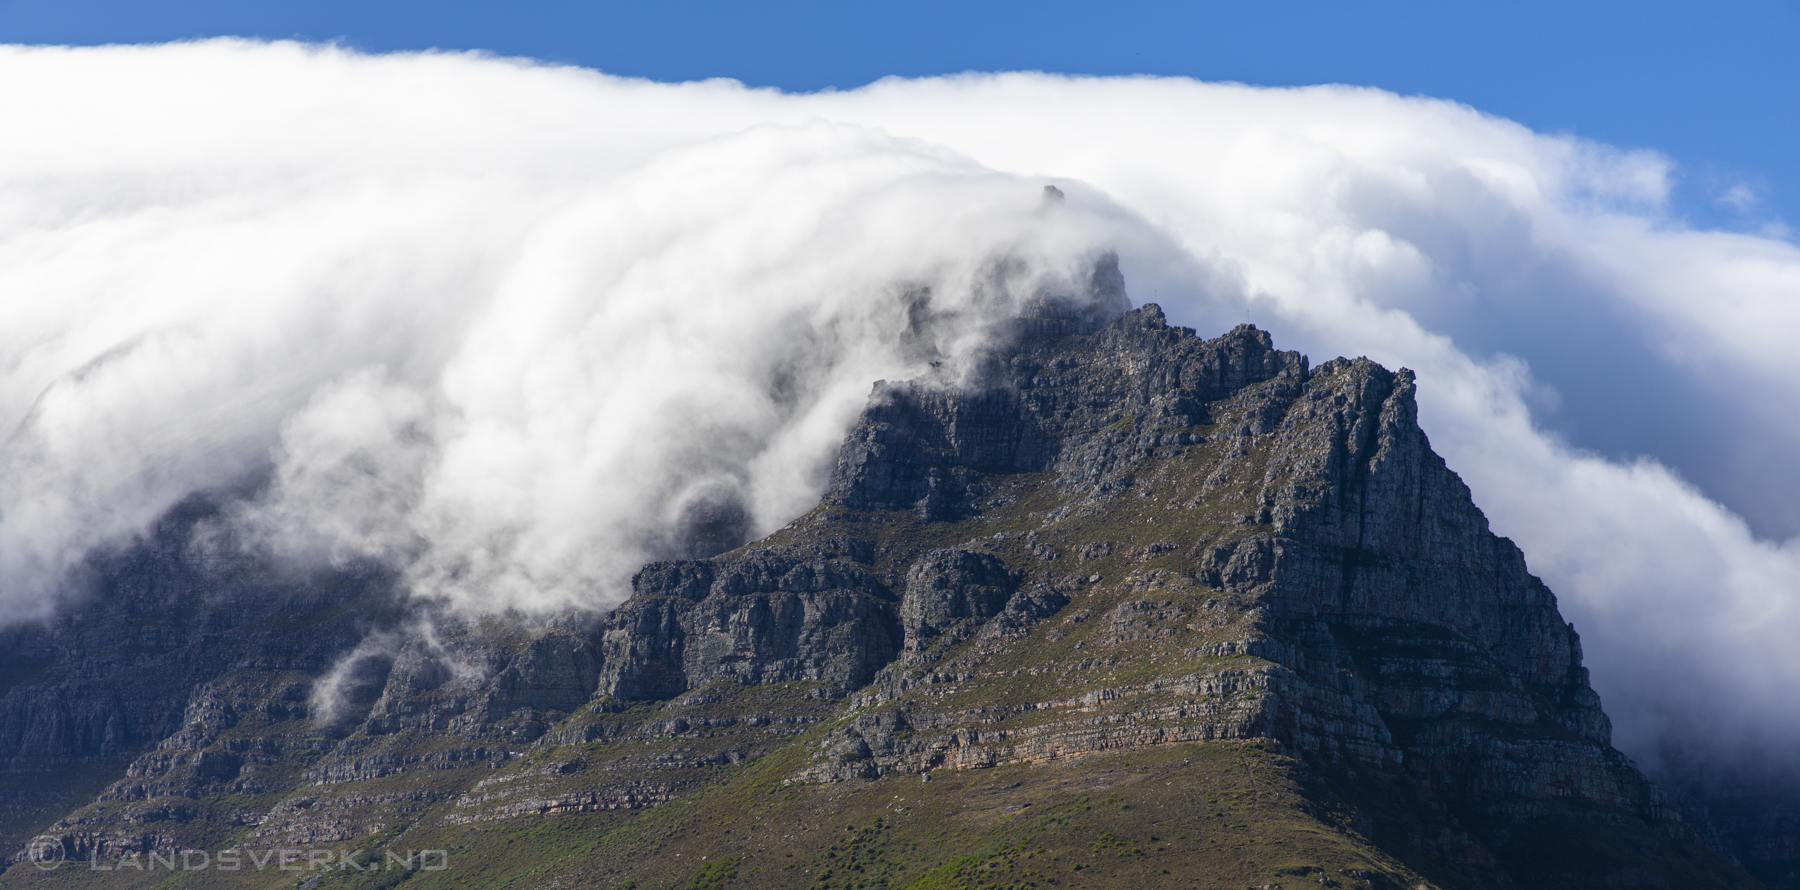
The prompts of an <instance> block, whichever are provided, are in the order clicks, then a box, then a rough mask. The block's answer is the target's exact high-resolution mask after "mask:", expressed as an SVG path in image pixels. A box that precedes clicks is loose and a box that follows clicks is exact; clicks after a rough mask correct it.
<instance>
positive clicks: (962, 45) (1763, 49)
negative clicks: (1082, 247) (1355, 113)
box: [0, 0, 1800, 238]
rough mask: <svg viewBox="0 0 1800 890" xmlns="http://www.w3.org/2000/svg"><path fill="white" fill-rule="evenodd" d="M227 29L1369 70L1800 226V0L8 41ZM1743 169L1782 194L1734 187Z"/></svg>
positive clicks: (814, 61) (534, 8) (802, 72)
mask: <svg viewBox="0 0 1800 890" xmlns="http://www.w3.org/2000/svg"><path fill="white" fill-rule="evenodd" d="M216 35H240V36H251V37H263V38H272V39H273V38H300V39H304V40H340V41H342V42H344V43H346V44H347V45H350V46H354V47H358V48H361V49H365V50H369V51H377V52H379V51H387V50H405V49H427V48H434V47H435V48H441V49H483V50H488V51H492V52H495V53H499V54H503V55H517V56H530V57H534V58H538V59H544V60H549V61H556V62H567V63H574V64H579V65H583V66H587V67H591V68H598V69H601V70H604V71H608V72H611V73H615V74H625V75H635V76H641V77H648V78H653V79H657V80H687V79H692V78H702V77H732V78H736V79H738V80H741V81H744V82H746V83H749V84H753V85H759V86H775V87H780V88H782V89H787V90H816V89H821V88H824V87H839V88H847V87H854V86H858V85H861V84H864V83H868V82H869V81H871V80H875V79H877V78H879V77H882V76H884V75H889V74H898V75H908V76H912V75H929V74H942V73H949V72H958V71H966V70H981V71H996V70H1014V69H1039V70H1046V71H1059V72H1068V73H1080V74H1134V73H1148V74H1169V75H1188V76H1192V77H1198V78H1202V79H1208V80H1235V81H1242V82H1245V83H1252V84H1264V85H1294V84H1313V83H1332V82H1336V83H1353V84H1363V85H1370V86H1377V87H1382V88H1385V89H1389V90H1394V91H1396V92H1400V93H1406V94H1425V95H1430V96H1438V97H1443V98H1448V99H1455V100H1458V101H1461V102H1465V103H1468V104H1470V105H1473V106H1475V107H1477V108H1480V109H1482V110H1484V111H1488V112H1491V113H1494V114H1499V115H1502V116H1505V117H1509V118H1512V119H1514V120H1517V121H1519V122H1521V123H1523V124H1526V125H1527V126H1530V127H1532V128H1533V129H1537V130H1540V131H1547V132H1566V133H1573V134H1577V135H1580V136H1585V137H1589V138H1593V139H1597V140H1601V141H1605V142H1609V143H1613V144H1616V145H1621V146H1628V147H1650V148H1655V149H1658V150H1661V151H1663V152H1665V153H1666V154H1668V155H1670V156H1671V157H1673V158H1674V159H1675V160H1676V161H1677V162H1678V163H1679V164H1680V165H1681V169H1682V179H1681V181H1680V183H1679V185H1678V190H1677V196H1676V207H1677V210H1678V212H1679V213H1681V214H1682V215H1683V216H1684V217H1686V218H1687V219H1688V220H1689V221H1691V222H1692V223H1694V224H1696V225H1705V226H1719V227H1725V228H1733V229H1754V228H1758V227H1760V226H1762V225H1763V224H1764V223H1766V222H1768V221H1770V220H1772V219H1776V218H1780V219H1784V220H1786V221H1787V222H1789V223H1790V224H1793V225H1795V226H1796V227H1797V228H1800V160H1797V159H1800V0H1759V2H1734V0H1722V2H1709V3H1700V2H1690V3H1669V2H1656V0H1639V2H1612V0H1606V2H1579V0H1576V2H1570V0H1562V2H1540V0H1512V2H1506V3H1497V2H1496V3H1488V4H1481V5H1477V4H1474V3H1461V2H1452V3H1445V2H1430V3H1426V2H1324V0H1311V2H1306V0H1275V2H1245V0H1239V2H1230V3H1216V2H1193V3H1176V2H1115V3H1110V4H1101V3H1092V2H1090V3H1068V2H1044V0H1039V2H994V3H971V2H963V3H946V2H939V0H925V2H919V0H914V2H905V3H898V2H888V3H870V2H835V3H827V2H792V3H780V4H753V3H744V2H712V0H705V2H699V0H664V2H660V3H619V2H570V0H562V2H558V0H517V2H509V3H469V2H453V0H433V2H424V0H391V2H384V0H358V2H345V0H0V42H11V43H70V44H97V43H138V42H157V41H166V40H178V39H185V38H193V37H205V36H216ZM1739 182H1742V183H1745V184H1747V185H1749V186H1750V187H1751V190H1752V191H1753V192H1754V193H1755V194H1756V195H1757V197H1758V200H1757V201H1755V202H1754V203H1752V204H1749V205H1748V206H1735V205H1733V204H1731V203H1728V202H1722V201H1721V200H1720V198H1721V196H1723V195H1724V194H1725V193H1726V192H1727V191H1728V190H1729V189H1730V188H1731V187H1732V186H1733V185H1735V184H1737V183H1739ZM1789 237H1790V238H1791V237H1793V236H1791V235H1790V236H1789Z"/></svg>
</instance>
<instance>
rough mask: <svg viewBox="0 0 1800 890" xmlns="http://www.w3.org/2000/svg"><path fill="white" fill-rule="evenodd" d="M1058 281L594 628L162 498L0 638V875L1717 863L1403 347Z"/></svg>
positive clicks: (1412, 874)
mask: <svg viewBox="0 0 1800 890" xmlns="http://www.w3.org/2000/svg"><path fill="white" fill-rule="evenodd" d="M1093 289H1094V293H1093V294H1092V295H1090V297H1091V299H1089V300H1087V301H1084V302H1080V303H1078V304H1058V303H1055V302H1045V303H1042V304H1041V305H1038V306H1037V307H1035V309H1033V310H1031V311H1028V312H1027V317H1024V318H1019V319H1015V320H1014V321H1013V322H1012V323H1011V324H1010V326H1009V327H1008V328H1007V329H1006V330H1005V331H1003V332H1002V333H1001V335H1000V336H999V337H997V339H996V340H995V341H994V343H993V344H992V346H991V349H990V351H989V352H987V353H986V354H984V355H982V356H981V357H980V358H979V359H978V360H976V361H974V362H972V363H949V362H947V363H945V364H942V365H939V366H936V367H935V368H934V369H933V371H932V372H931V373H929V374H927V375H926V376H924V377H922V378H920V379H916V380H911V381H906V382H900V383H895V382H885V381H884V382H880V383H877V384H876V385H875V388H874V392H873V394H872V395H871V397H870V400H869V403H868V406H867V408H866V409H865V411H864V412H863V414H862V416H861V417H860V419H859V421H858V422H857V424H856V426H855V428H854V429H853V430H852V431H851V432H850V434H849V435H848V437H847V438H846V440H845V442H844V444H843V446H842V449H841V452H840V454H839V457H838V461H837V464H836V468H835V471H834V472H833V474H832V476H831V479H830V484H829V487H828V490H827V491H826V494H825V496H824V497H823V499H822V501H821V503H820V504H819V505H818V507H817V508H815V509H814V510H812V511H811V512H809V513H808V514H806V515H805V516H803V517H800V518H799V519H796V520H795V521H794V522H793V523H791V524H790V525H789V526H787V527H786V528H784V529H782V530H780V531H778V532H776V533H774V534H772V535H770V536H768V537H766V538H764V539H762V540H760V541H756V542H753V543H750V544H747V545H744V546H741V547H737V548H736V549H733V550H730V551H728V552H725V553H721V554H718V555H715V556H711V557H709V558H703V559H684V560H674V561H666V562H657V563H653V564H650V565H647V566H645V567H644V568H643V570H642V571H641V572H639V573H638V574H637V576H636V577H635V579H634V581H633V585H634V595H633V596H632V597H631V598H630V599H629V600H628V601H626V602H625V603H624V604H622V605H621V606H619V607H618V608H616V609H614V610H612V611H611V612H609V613H606V614H604V615H599V614H584V613H571V614H562V615H557V616H551V617H544V616H531V615H498V616H492V615H491V616H467V615H461V614H457V613H452V612H448V611H444V610H443V609H440V608H437V607H434V606H433V605H432V604H430V603H428V602H421V601H418V600H414V599H410V598H408V597H407V596H406V595H405V593H404V591H403V590H402V589H401V586H400V584H399V583H398V581H397V579H396V578H395V577H394V576H393V575H392V574H391V573H390V572H388V571H386V570H385V569H383V568H382V567H380V566H351V567H345V568H339V569H331V570H315V571H311V572H296V571H280V570H276V569H273V568H271V567H270V566H268V565H267V564H265V563H264V562H261V561H258V560H256V559H254V558H252V557H246V556H241V555H237V553H238V551H236V550H234V549H232V548H231V547H229V546H222V545H219V544H218V543H217V539H218V537H219V536H218V534H216V532H217V529H218V528H220V522H219V515H220V510H221V507H220V506H219V505H218V504H217V503H214V502H212V501H209V500H207V499H205V498H201V497H196V498H195V499H193V500H192V501H190V502H189V503H188V504H184V505H183V507H182V508H180V509H178V510H177V511H175V512H174V513H171V514H170V516H169V517H168V518H167V519H166V520H165V521H164V522H163V523H162V524H161V525H160V526H159V527H158V528H157V529H156V530H155V533H154V534H152V535H150V536H148V537H147V538H146V539H145V540H144V541H142V542H140V543H139V544H138V545H136V546H134V547H132V548H128V549H126V550H123V551H120V552H117V553H108V554H100V555H96V556H95V557H94V558H93V559H92V560H91V572H90V580H91V582H92V583H91V589H90V590H88V591H86V593H85V594H84V596H83V598H81V599H80V600H79V601H77V602H74V603H72V604H70V606H69V607H67V608H65V609H63V610H62V612H61V614H60V615H59V617H57V618H56V619H54V620H53V621H52V622H51V623H49V624H48V625H44V626H33V627H28V628H20V629H14V630H12V631H8V632H7V633H6V634H5V639H4V641H3V642H4V652H5V656H4V659H5V661H4V668H3V669H0V670H3V671H4V673H3V674H0V676H3V678H4V682H5V684H6V687H5V690H6V691H5V693H4V697H3V698H0V712H3V713H4V714H5V718H4V721H5V722H4V728H3V732H0V752H3V756H4V758H5V760H6V764H7V771H6V774H5V783H4V788H3V789H0V794H3V796H0V801H3V802H4V806H5V811H4V812H5V818H4V822H3V823H0V830H4V832H5V834H4V837H3V838H0V840H3V841H4V843H5V844H6V845H7V847H6V848H7V849H14V850H18V851H19V852H18V853H17V854H16V855H15V857H14V859H15V861H14V862H13V864H12V865H11V867H10V868H9V869H8V870H7V871H6V872H5V873H4V874H3V875H0V886H87V885H93V886H109V887H110V886H151V885H157V884H159V883H161V882H167V881H171V880H179V881H180V882H181V883H180V885H181V886H214V885H216V886H234V887H235V886H264V885H266V886H294V885H296V884H297V885H298V886H301V887H319V888H329V887H388V886H393V885H395V884H397V883H399V882H402V881H404V882H405V883H406V886H407V887H408V888H415V887H416V888H424V887H433V886H455V887H468V886H521V887H539V886H542V887H620V888H623V887H631V888H663V887H672V888H684V887H685V888H722V887H758V888H761V887H796V888H800V887H817V888H826V887H833V888H840V887H841V888H896V890H897V888H920V890H923V888H951V887H971V888H972V887H1123V886H1130V887H1134V888H1144V887H1183V888H1188V887H1209V888H1210V887H1217V888H1234V890H1235V888H1243V887H1290V888H1291V887H1298V886H1302V885H1306V886H1311V885H1315V884H1316V885H1322V886H1339V887H1367V888H1398V887H1405V888H1414V887H1421V886H1423V887H1439V888H1577V887H1579V888H1590V887H1680V888H1712V887H1716V888H1750V887H1760V886H1764V884H1763V883H1760V882H1759V881H1758V879H1757V878H1756V877H1753V876H1752V874H1751V873H1750V872H1748V871H1746V870H1744V868H1742V867H1741V865H1740V861H1739V860H1737V859H1735V858H1734V854H1733V853H1732V852H1727V851H1726V848H1725V846H1724V843H1723V842H1722V841H1721V839H1720V836H1719V835H1718V834H1717V833H1716V832H1715V831H1714V830H1713V828H1712V827H1711V824H1710V822H1709V821H1708V820H1707V819H1706V818H1705V816H1704V813H1703V810H1702V809H1701V808H1699V807H1698V806H1696V805H1693V804H1688V803H1683V802H1677V801H1674V800H1673V799H1672V798H1671V797H1670V796H1669V795H1667V794H1665V793H1664V792H1663V791H1662V790H1660V789H1659V788H1658V787H1657V786H1656V785H1655V784H1653V783H1652V782H1650V781H1649V780H1647V779H1646V778H1645V777H1644V776H1643V774H1641V773H1640V772H1639V771H1638V770H1637V768H1636V767H1635V766H1633V764H1632V763H1631V762H1630V761H1629V760H1628V759H1627V758H1626V757H1625V756H1623V755H1622V754H1620V753H1619V752H1618V751H1617V750H1615V749H1614V748H1612V746H1611V744H1610V724H1609V722H1608V720H1607V717H1606V715H1605V713H1604V712H1603V711H1602V709H1601V704H1600V701H1599V698H1598V697H1597V696H1596V695H1595V694H1594V692H1593V690H1592V689H1591V688H1590V687H1589V684H1588V678H1587V672H1586V670H1585V669H1584V668H1583V667H1582V661H1581V648H1580V641H1579V638H1578V637H1577V635H1576V633H1575V630H1574V629H1573V628H1572V627H1571V626H1570V625H1568V624H1566V623H1565V622H1564V621H1563V620H1562V618H1561V616H1560V615H1559V614H1558V612H1557V606H1556V599H1555V597H1554V595H1553V594H1552V593H1551V591H1550V590H1549V589H1548V588H1546V587H1545V585H1544V584H1543V583H1542V582H1541V581H1539V580H1538V579H1537V578H1535V577H1533V576H1532V575H1531V574H1530V573H1529V571H1528V570H1527V567H1526V563H1525V559H1524V557H1523V555H1522V554H1521V553H1520V552H1519V550H1518V548H1517V547H1515V546H1514V545H1513V544H1512V543H1511V542H1510V541H1508V540H1506V539H1504V538H1501V537H1498V536H1496V535H1494V534H1493V533H1492V532H1491V531H1490V530H1489V529H1488V525H1487V521H1486V519H1485V518H1484V517H1483V516H1482V514H1481V511H1480V510H1479V509H1478V508H1477V507H1476V506H1475V504H1474V503H1473V501H1472V499H1471V497H1470V493H1469V490H1468V488H1467V487H1466V486H1465V485H1464V484H1463V483H1462V481H1461V480H1460V479H1459V478H1458V477H1457V476H1456V474H1455V473H1454V472H1452V471H1451V470H1450V469H1448V468H1447V467H1446V466H1445V464H1444V461H1443V460H1442V459H1441V458H1439V457H1438V456H1437V455H1436V454H1435V453H1434V452H1433V451H1432V450H1431V447H1430V443H1429V442H1428V440H1427V439H1426V436H1425V434H1424V433H1423V432H1422V431H1421V430H1420V428H1419V426H1418V423H1417V408H1416V404H1415V401H1414V392H1415V381H1414V379H1413V375H1412V374H1411V372H1409V371H1406V370H1399V371H1390V370H1388V369H1385V368H1382V367H1381V366H1379V365H1377V364H1375V363H1373V362H1370V361H1368V360H1366V359H1355V360H1348V359H1341V358H1340V359H1334V360H1332V361H1329V362H1325V363H1324V364H1322V365H1320V366H1318V367H1316V368H1315V367H1311V366H1310V365H1309V362H1308V360H1307V359H1306V358H1305V357H1304V356H1301V355H1299V354H1297V353H1293V352H1283V351H1278V350H1276V349H1275V348H1274V345H1273V343H1272V342H1271V339H1270V337H1269V335H1268V334H1267V333H1265V332H1263V331H1259V330H1257V329H1255V328H1254V327H1251V326H1248V325H1245V326H1240V327H1238V328H1236V329H1234V330H1232V331H1230V332H1228V333H1226V334H1224V335H1223V336H1220V337H1217V338H1213V339H1202V338H1200V337H1198V336H1196V335H1195V333H1194V332H1193V331H1192V330H1189V329H1186V328H1177V327H1171V326H1169V325H1168V324H1167V323H1166V321H1165V319H1164V317H1163V315H1162V312H1161V311H1160V310H1159V309H1158V308H1157V307H1156V306H1155V305H1145V306H1142V307H1139V308H1137V309H1128V308H1127V307H1128V305H1129V304H1128V303H1126V302H1125V299H1124V292H1123V283H1122V281H1121V280H1119V279H1118V277H1117V269H1116V266H1115V265H1113V264H1111V263H1110V261H1102V263H1101V264H1100V265H1099V266H1098V267H1097V268H1096V274H1095V278H1094V286H1093ZM1076 305H1087V306H1092V305H1098V306H1100V307H1101V308H1102V310H1103V311H1084V310H1078V309H1076V308H1071V307H1072V306H1076ZM209 531H210V532H213V533H208V532H209ZM197 541H211V542H214V543H212V544H211V545H208V546H200V545H198V544H196V542H197ZM1684 813H1685V815H1684ZM1784 830H1786V829H1784V828H1782V827H1781V826H1780V825H1776V826H1774V827H1773V828H1769V829H1767V830H1763V831H1762V832H1761V833H1760V834H1757V833H1756V831H1751V832H1750V834H1751V835H1754V836H1755V837H1756V838H1760V839H1761V841H1759V842H1763V841H1767V842H1769V843H1772V844H1774V847H1771V848H1770V849H1775V848H1778V847H1779V843H1778V841H1779V839H1780V837H1782V836H1783V835H1781V832H1782V831H1784ZM1771 832H1772V833H1771ZM34 838H35V840H34ZM1771 838H1773V839H1774V840H1770V839H1771ZM1738 849H1739V852H1738V853H1737V854H1736V855H1740V856H1741V855H1744V853H1743V851H1744V850H1745V849H1747V848H1745V847H1743V846H1741V845H1740V846H1739V847H1738ZM284 851H285V852H284ZM1779 855H1780V851H1779V850H1777V853H1776V858H1773V859H1771V858H1769V857H1762V858H1760V859H1759V858H1757V857H1756V856H1745V858H1744V860H1743V862H1744V863H1747V864H1749V865H1750V866H1752V867H1753V868H1756V869H1757V870H1758V871H1759V873H1765V875H1766V873H1767V872H1768V868H1764V866H1769V867H1771V868H1773V867H1777V866H1779V865H1780V861H1779ZM202 857H204V860H205V864H204V866H203V867H196V863H200V862H201V859H202ZM1765 860H1766V861H1765ZM165 863H168V864H173V867H174V868H180V867H182V866H184V865H185V866H186V867H187V868H188V869H189V870H187V871H181V872H180V873H179V874H176V873H175V871H173V870H172V868H171V867H165ZM228 863H231V864H235V867H228ZM1771 863H1772V864H1771ZM284 864H285V865H286V866H288V867H287V868H285V869H284V868H283V867H282V866H283V865H284Z"/></svg>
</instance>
